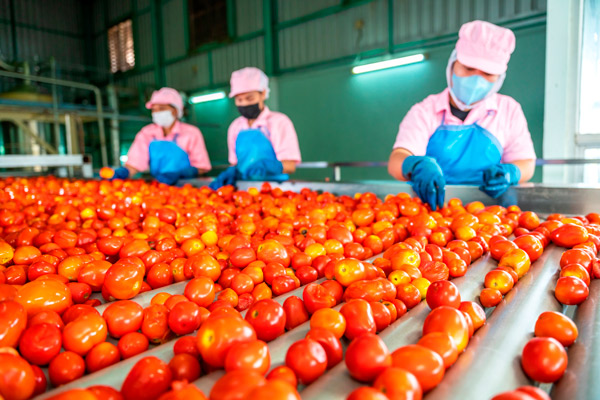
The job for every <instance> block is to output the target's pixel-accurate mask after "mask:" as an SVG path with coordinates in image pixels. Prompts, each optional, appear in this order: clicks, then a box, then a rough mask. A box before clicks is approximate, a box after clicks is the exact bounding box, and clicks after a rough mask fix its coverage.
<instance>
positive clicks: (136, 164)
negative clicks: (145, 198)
mask: <svg viewBox="0 0 600 400" xmlns="http://www.w3.org/2000/svg"><path fill="white" fill-rule="evenodd" d="M175 135H177V140H176V143H177V145H178V146H179V147H181V148H182V149H183V151H185V152H186V153H187V154H188V157H189V158H190V164H191V166H192V167H196V168H199V169H204V170H207V171H209V170H210V169H211V165H210V158H208V152H207V151H206V145H205V144H204V137H202V133H201V132H200V129H198V128H196V127H195V126H193V125H189V124H186V123H183V122H180V121H177V122H175V126H173V129H172V130H171V133H170V134H169V135H168V136H164V133H163V130H162V128H161V127H160V126H158V125H156V124H150V125H146V126H145V127H143V128H142V130H140V131H139V132H138V134H137V135H136V136H135V139H134V141H133V144H132V145H131V147H130V148H129V152H128V153H127V165H129V166H131V167H133V168H135V169H137V170H138V171H146V170H147V169H148V168H149V167H150V165H149V162H150V154H149V152H148V151H149V147H150V143H151V142H152V140H171V141H172V140H174V139H175Z"/></svg>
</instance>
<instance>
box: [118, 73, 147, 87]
mask: <svg viewBox="0 0 600 400" xmlns="http://www.w3.org/2000/svg"><path fill="white" fill-rule="evenodd" d="M119 84H120V85H124V86H129V87H138V86H140V85H141V86H152V87H155V86H156V81H155V79H154V72H145V73H143V74H138V75H134V76H130V77H128V78H126V79H124V80H123V81H121V82H119Z"/></svg>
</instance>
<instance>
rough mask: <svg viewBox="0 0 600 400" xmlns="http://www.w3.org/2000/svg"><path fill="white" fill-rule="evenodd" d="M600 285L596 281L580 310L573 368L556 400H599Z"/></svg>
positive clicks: (559, 387)
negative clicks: (599, 305)
mask: <svg viewBox="0 0 600 400" xmlns="http://www.w3.org/2000/svg"><path fill="white" fill-rule="evenodd" d="M599 299H600V282H598V280H593V281H592V283H591V285H590V296H589V297H588V298H587V300H586V301H584V302H583V303H582V304H581V305H579V306H578V307H577V311H576V313H575V318H574V322H575V324H577V329H578V330H579V337H578V338H577V341H576V342H575V343H573V345H571V346H570V347H569V349H568V355H569V366H568V367H567V371H566V372H565V374H564V375H563V377H562V378H561V379H560V380H559V381H558V382H557V383H556V384H555V385H554V387H553V389H552V392H551V395H552V398H553V399H556V400H567V399H568V400H584V399H595V398H598V396H599V394H600V358H599V357H598V352H599V350H600V335H598V334H597V333H598V332H600V307H598V301H599Z"/></svg>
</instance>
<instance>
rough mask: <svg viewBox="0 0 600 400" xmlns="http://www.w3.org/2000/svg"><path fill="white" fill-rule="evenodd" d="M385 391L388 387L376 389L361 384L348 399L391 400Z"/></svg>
mask: <svg viewBox="0 0 600 400" xmlns="http://www.w3.org/2000/svg"><path fill="white" fill-rule="evenodd" d="M390 368H391V367H390ZM388 369H389V368H388ZM382 375H383V373H382ZM413 378H414V377H413ZM414 379H415V382H416V381H417V379H416V378H414ZM394 380H395V381H396V382H397V381H398V380H396V379H394ZM416 383H417V385H418V384H419V382H416ZM384 391H385V392H386V393H387V391H388V389H387V388H383V387H380V388H379V389H375V388H372V387H370V386H361V387H359V388H358V389H355V390H353V391H352V392H351V393H350V394H349V395H348V397H347V398H346V400H389V397H388V396H386V395H385V394H383V393H382V392H384ZM402 395H404V392H403V393H402ZM415 398H416V397H415Z"/></svg>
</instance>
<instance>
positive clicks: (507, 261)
mask: <svg viewBox="0 0 600 400" xmlns="http://www.w3.org/2000/svg"><path fill="white" fill-rule="evenodd" d="M498 266H499V267H508V268H511V269H513V270H514V271H515V272H516V273H517V276H518V277H519V279H521V278H522V277H523V275H525V274H526V273H527V271H529V267H530V266H531V261H530V260H529V256H528V255H527V253H526V252H525V251H524V250H521V249H514V250H510V251H508V252H507V253H505V254H504V255H503V256H502V258H501V259H500V261H499V262H498Z"/></svg>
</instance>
